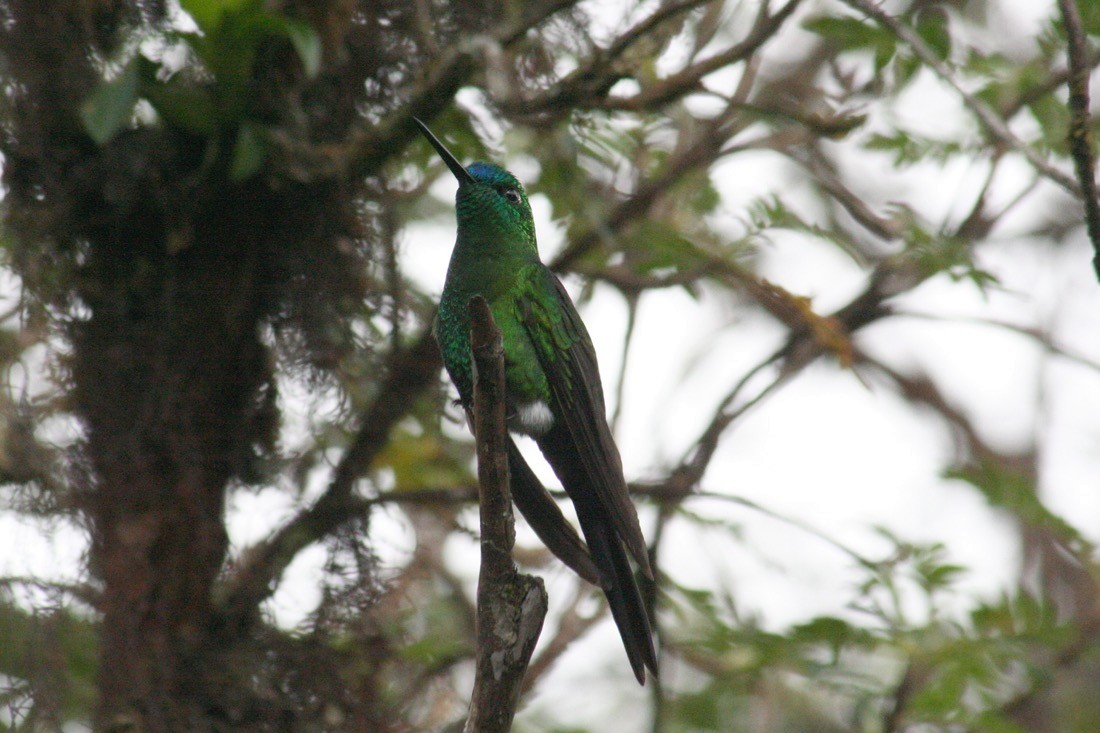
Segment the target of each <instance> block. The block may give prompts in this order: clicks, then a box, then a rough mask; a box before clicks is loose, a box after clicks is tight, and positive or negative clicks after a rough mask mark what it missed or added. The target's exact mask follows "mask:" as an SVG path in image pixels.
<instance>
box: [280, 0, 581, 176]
mask: <svg viewBox="0 0 1100 733" xmlns="http://www.w3.org/2000/svg"><path fill="white" fill-rule="evenodd" d="M577 2H578V0H545V2H536V3H524V4H523V5H522V12H521V13H519V14H512V16H513V17H511V18H510V19H509V21H507V22H505V23H503V24H501V25H500V26H499V27H497V28H494V29H490V30H489V31H488V32H487V33H486V34H484V35H479V36H475V37H472V38H470V39H469V40H468V42H466V43H461V44H458V45H455V46H449V47H447V48H446V49H444V50H443V52H442V53H440V54H439V56H438V57H437V58H435V59H434V60H433V62H432V63H431V64H430V65H429V66H428V67H427V70H426V71H425V72H424V73H423V74H422V75H421V76H420V78H419V79H418V80H417V81H416V82H414V83H413V84H411V85H410V86H411V89H410V90H409V92H408V94H407V95H406V96H405V99H406V100H407V101H406V102H405V104H404V105H403V106H401V107H400V108H398V109H397V110H395V111H394V112H392V113H391V114H389V115H387V116H386V117H384V118H383V119H381V120H378V121H369V122H368V121H364V122H363V123H362V124H361V125H360V126H358V127H357V128H356V129H355V130H354V131H353V132H352V134H350V135H349V137H348V138H347V139H346V140H345V141H343V142H342V143H339V144H326V145H315V144H313V143H312V142H310V141H305V140H300V139H296V138H293V137H292V136H290V135H289V134H288V133H286V132H285V131H280V130H278V129H276V130H273V131H272V132H271V138H272V141H273V142H274V151H273V152H274V153H275V155H274V163H273V166H274V167H275V168H276V169H277V170H278V171H279V172H280V173H281V174H282V175H285V176H287V177H288V178H290V179H292V180H296V181H315V180H321V179H325V178H338V179H356V178H363V177H366V176H371V175H374V174H377V173H378V172H379V171H380V170H381V169H382V166H383V165H385V164H386V163H387V162H388V161H389V160H390V159H391V158H392V157H393V156H394V155H397V154H398V153H400V152H401V151H403V150H404V149H405V147H406V146H407V145H408V144H409V143H410V142H411V141H412V140H413V139H414V138H416V136H417V135H418V134H419V133H418V132H417V128H416V127H415V125H414V124H413V121H412V118H413V117H419V118H420V119H422V120H425V121H427V122H430V121H431V120H432V119H434V118H435V117H436V115H437V114H438V113H439V112H440V110H441V109H443V108H444V107H445V106H447V105H449V104H451V103H452V100H453V99H454V95H455V93H456V92H458V90H459V89H460V88H461V87H462V86H463V85H464V84H466V83H467V82H469V80H470V78H471V77H472V76H473V75H474V73H475V72H476V71H477V68H478V63H477V60H478V57H479V56H480V55H482V54H483V53H485V51H486V49H493V48H509V47H510V46H512V45H514V44H515V43H517V42H518V41H520V40H522V39H523V38H525V37H526V36H527V33H528V32H529V31H531V30H532V29H533V28H535V27H537V26H538V25H540V24H541V23H542V22H543V21H545V20H546V19H547V18H549V17H550V16H552V15H554V14H556V13H558V12H560V11H562V10H565V9H567V8H570V7H572V6H573V5H576V4H577Z"/></svg>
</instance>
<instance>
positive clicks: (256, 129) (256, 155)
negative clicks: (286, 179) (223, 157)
mask: <svg viewBox="0 0 1100 733" xmlns="http://www.w3.org/2000/svg"><path fill="white" fill-rule="evenodd" d="M268 147H269V146H268V142H267V135H266V134H265V132H264V129H263V127H261V126H260V125H256V124H253V123H250V122H246V123H244V124H242V125H241V126H240V129H239V130H238V132H237V144H236V145H234V146H233V160H232V161H231V162H230V164H229V177H230V179H232V180H234V181H243V180H245V179H248V178H251V177H252V176H253V175H255V174H256V172H257V171H259V170H260V168H261V167H262V166H263V164H264V160H265V159H266V158H267V151H268Z"/></svg>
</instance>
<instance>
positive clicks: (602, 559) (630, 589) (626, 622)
mask: <svg viewBox="0 0 1100 733" xmlns="http://www.w3.org/2000/svg"><path fill="white" fill-rule="evenodd" d="M573 503H574V505H575V506H576V507H577V516H578V517H579V518H580V520H581V531H583V532H584V538H585V540H587V541H588V551H589V553H591V556H592V560H593V562H595V564H596V568H597V569H598V570H599V572H600V587H601V588H603V592H604V595H606V596H607V603H608V605H609V606H610V607H611V617H612V618H613V619H614V620H615V625H616V626H617V627H619V636H620V637H622V640H623V646H624V647H625V648H626V656H627V657H628V658H629V659H630V666H631V667H632V668H633V669H634V676H635V677H637V678H638V682H639V683H640V684H643V685H644V684H645V669H646V668H648V669H649V671H650V672H652V673H653V675H654V676H656V674H657V655H656V653H655V652H654V650H653V631H652V630H651V629H650V627H649V614H648V613H646V608H645V604H644V603H643V602H642V596H641V593H639V591H638V583H637V580H636V579H635V577H634V571H633V570H632V569H631V567H630V562H629V561H628V560H627V557H626V549H625V548H624V547H623V543H622V542H621V541H620V540H619V537H618V536H617V535H616V534H615V530H614V528H613V527H612V526H611V522H610V521H609V520H607V519H606V518H605V517H604V515H603V514H604V513H603V509H602V507H600V506H599V503H598V502H595V501H593V502H591V504H590V503H589V502H587V501H584V500H582V501H580V502H578V501H576V499H574V501H573ZM593 505H594V506H593Z"/></svg>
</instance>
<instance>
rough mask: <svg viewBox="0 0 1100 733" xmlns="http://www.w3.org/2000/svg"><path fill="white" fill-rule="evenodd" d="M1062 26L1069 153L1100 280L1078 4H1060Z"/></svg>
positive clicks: (1098, 207) (1099, 230)
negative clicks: (1064, 38) (1067, 66)
mask: <svg viewBox="0 0 1100 733" xmlns="http://www.w3.org/2000/svg"><path fill="white" fill-rule="evenodd" d="M1058 8H1059V9H1060V10H1061V11H1062V23H1063V24H1064V25H1065V27H1066V42H1067V44H1068V48H1067V54H1068V57H1069V69H1070V75H1069V112H1070V123H1069V133H1068V138H1069V150H1070V155H1072V156H1073V165H1074V167H1075V168H1076V169H1077V180H1078V182H1080V184H1081V197H1082V199H1083V200H1084V204H1085V229H1086V230H1087V231H1088V233H1089V239H1090V240H1091V241H1092V247H1093V249H1094V250H1095V252H1096V254H1095V255H1094V256H1093V259H1092V266H1093V269H1094V270H1095V271H1096V276H1097V278H1100V200H1098V199H1097V194H1096V161H1095V160H1094V159H1093V155H1092V135H1091V133H1090V129H1091V120H1090V118H1089V59H1088V45H1087V43H1086V41H1085V30H1084V28H1082V27H1081V16H1080V14H1079V12H1078V10H1077V3H1076V2H1075V0H1058Z"/></svg>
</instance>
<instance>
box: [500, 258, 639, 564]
mask: <svg viewBox="0 0 1100 733" xmlns="http://www.w3.org/2000/svg"><path fill="white" fill-rule="evenodd" d="M523 276H525V279H526V280H527V282H524V283H522V285H521V287H520V288H518V293H519V294H518V296H517V310H518V315H519V318H520V322H521V323H522V324H523V327H524V329H525V330H526V332H527V336H528V339H529V340H530V342H531V344H532V346H533V348H534V350H535V353H536V355H537V357H538V360H539V365H540V366H541V367H542V371H543V373H544V374H545V375H546V379H547V381H548V382H549V385H550V394H551V405H550V409H551V411H552V412H553V413H554V418H555V420H560V421H562V422H563V423H564V424H565V427H566V429H567V430H568V434H569V436H570V438H571V442H572V443H573V447H574V448H575V449H576V455H577V457H578V458H579V460H580V462H581V465H582V466H583V468H584V473H585V475H586V476H587V478H588V484H589V485H588V487H576V486H566V487H565V488H566V490H567V491H570V492H573V491H576V490H583V489H585V488H590V489H591V490H592V491H593V492H594V494H595V498H596V500H597V501H598V502H599V504H600V505H601V506H603V508H604V509H605V511H606V512H607V513H608V517H609V519H610V521H611V524H612V526H613V527H614V529H615V533H616V534H617V535H618V536H619V538H620V539H622V541H623V542H624V543H625V544H626V547H627V549H628V550H629V551H630V554H631V555H632V556H633V557H634V560H635V561H636V562H637V563H638V565H639V567H640V568H641V569H642V572H643V573H645V574H646V576H647V577H649V578H652V577H653V571H652V570H651V569H650V566H649V553H648V550H647V548H646V544H645V538H644V537H643V536H642V529H641V526H640V525H639V524H638V513H637V510H635V508H634V503H633V502H632V501H631V500H630V494H629V493H628V491H627V488H626V480H625V479H624V478H623V466H622V459H621V458H620V457H619V449H618V448H617V447H616V445H615V440H614V439H613V438H612V437H611V429H610V428H609V427H608V425H607V416H606V412H605V409H604V399H603V387H602V386H601V384H600V371H599V366H598V365H597V363H596V352H595V349H594V348H593V347H592V340H591V338H590V337H589V335H588V330H587V329H586V328H585V327H584V323H583V322H582V321H581V318H580V315H579V314H578V313H577V309H576V308H575V307H574V306H573V301H572V300H571V299H570V298H569V294H568V293H567V292H566V291H565V287H564V286H563V285H562V284H561V281H559V280H558V278H557V277H555V276H554V273H552V272H550V270H548V269H547V268H546V267H544V266H541V265H538V266H533V267H530V268H528V270H527V271H526V272H525V273H523ZM574 502H575V500H574Z"/></svg>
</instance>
